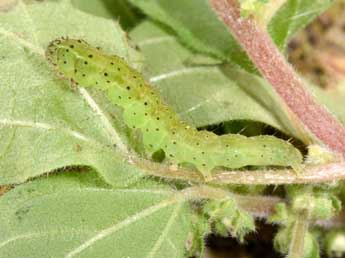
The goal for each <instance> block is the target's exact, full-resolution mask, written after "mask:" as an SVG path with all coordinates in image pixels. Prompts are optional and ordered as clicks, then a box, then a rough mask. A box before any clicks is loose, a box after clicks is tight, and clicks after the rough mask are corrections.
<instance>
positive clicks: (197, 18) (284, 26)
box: [129, 0, 332, 69]
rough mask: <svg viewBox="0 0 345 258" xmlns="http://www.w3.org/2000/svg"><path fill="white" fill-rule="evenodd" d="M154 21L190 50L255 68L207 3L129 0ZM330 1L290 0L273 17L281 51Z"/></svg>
mask: <svg viewBox="0 0 345 258" xmlns="http://www.w3.org/2000/svg"><path fill="white" fill-rule="evenodd" d="M129 1H130V2H131V3H132V4H134V5H135V6H137V7H139V8H140V9H141V10H142V11H143V12H144V13H145V14H147V15H148V16H149V17H151V18H153V19H154V20H157V21H159V22H160V23H162V24H164V25H166V26H168V27H169V28H171V29H172V30H173V31H174V32H175V33H176V34H177V35H178V36H179V38H180V39H181V40H182V41H183V42H184V43H185V44H186V45H187V46H188V47H190V48H192V49H194V50H196V51H199V52H202V53H206V54H210V55H212V56H215V57H217V58H219V59H221V60H226V61H232V62H235V63H237V64H240V65H241V66H243V67H246V68H249V69H252V67H251V65H250V62H249V61H248V58H246V55H245V54H244V53H243V52H242V51H241V50H240V47H239V46H238V44H237V43H236V41H235V40H234V38H233V37H232V36H231V34H230V33H229V32H228V30H227V28H226V27H225V25H224V24H223V23H222V22H221V21H220V20H219V19H218V17H217V16H216V15H215V13H214V12H213V10H212V9H211V7H210V5H209V1H208V0H189V1H185V0H175V1H169V0H144V1H143V0H129ZM330 3H332V1H331V0H327V1H322V0H320V1H312V0H310V1H309V0H308V1H304V0H288V1H287V2H286V4H285V5H284V6H283V7H282V8H281V11H278V12H277V13H276V15H272V16H273V19H272V22H271V23H270V25H269V31H270V32H271V36H272V38H273V39H274V40H275V42H276V44H277V45H278V46H280V47H281V48H282V49H283V48H284V47H285V44H286V41H287V39H288V38H289V37H291V36H292V35H293V33H294V32H296V31H297V30H298V29H299V28H301V27H303V26H305V25H306V24H307V23H308V22H310V21H311V20H312V19H313V18H314V17H315V16H316V15H318V14H320V13H321V12H322V11H323V10H325V9H326V8H327V7H329V5H330Z"/></svg>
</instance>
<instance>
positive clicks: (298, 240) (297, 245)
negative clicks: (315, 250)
mask: <svg viewBox="0 0 345 258" xmlns="http://www.w3.org/2000/svg"><path fill="white" fill-rule="evenodd" d="M308 217H309V216H308V212H307V211H306V212H305V213H304V212H302V213H300V214H298V215H297V218H296V221H295V224H294V226H293V230H292V236H291V245H290V248H289V254H288V258H303V257H304V239H305V236H306V234H307V232H308V227H309V220H308Z"/></svg>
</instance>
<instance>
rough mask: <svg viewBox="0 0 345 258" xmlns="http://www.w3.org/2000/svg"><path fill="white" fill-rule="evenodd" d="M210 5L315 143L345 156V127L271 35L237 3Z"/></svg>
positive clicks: (227, 0)
mask: <svg viewBox="0 0 345 258" xmlns="http://www.w3.org/2000/svg"><path fill="white" fill-rule="evenodd" d="M210 2H211V5H212V6H213V8H214V9H215V11H216V13H217V15H218V16H219V18H220V19H222V20H223V22H224V23H225V24H226V26H227V27H228V28H229V30H230V31H231V32H232V34H233V35H234V37H235V38H236V39H237V40H238V42H239V43H240V44H241V46H242V47H243V49H244V50H245V51H246V52H247V54H248V56H249V57H250V59H251V60H252V61H253V63H254V64H255V66H256V67H257V68H258V70H259V71H260V72H261V74H262V75H263V77H265V79H266V80H267V81H268V82H269V83H270V84H271V85H272V87H273V88H274V89H275V90H276V92H277V93H278V94H279V95H280V97H281V99H282V100H283V101H284V102H285V104H286V105H287V107H289V109H290V110H291V111H292V112H293V114H294V115H293V116H296V118H297V119H296V118H294V119H295V120H297V121H299V122H300V123H302V125H303V128H305V130H306V131H307V132H311V133H312V135H313V136H315V137H314V138H315V139H314V141H315V140H318V141H321V142H322V143H323V144H325V145H326V146H327V147H329V148H330V149H331V150H333V151H334V152H337V153H340V154H342V155H343V156H345V127H344V126H343V125H342V124H340V122H339V121H337V120H336V119H335V117H333V115H332V114H331V113H329V112H328V111H327V110H326V109H325V108H324V107H322V106H320V105H319V104H318V103H317V102H316V100H315V99H314V97H313V96H312V95H311V93H310V92H308V91H307V90H306V89H305V88H304V86H303V82H302V80H301V79H300V78H299V76H298V75H297V73H296V72H295V71H294V70H293V68H292V67H291V66H290V65H289V64H288V62H287V61H286V60H285V58H284V56H283V55H282V54H281V53H280V52H279V50H278V48H277V47H276V46H275V44H274V43H273V41H272V39H271V37H270V36H269V34H268V32H267V31H266V30H265V29H263V28H262V27H261V26H260V25H258V24H257V22H256V21H255V20H253V19H250V18H242V17H241V16H240V10H239V8H238V3H237V2H236V0H210ZM297 121H295V122H296V125H297V126H298V125H299V123H298V122H297ZM304 140H305V141H308V139H304ZM307 143H308V142H307Z"/></svg>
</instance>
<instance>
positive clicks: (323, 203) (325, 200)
mask: <svg viewBox="0 0 345 258" xmlns="http://www.w3.org/2000/svg"><path fill="white" fill-rule="evenodd" d="M291 207H292V210H293V211H294V212H297V213H299V212H304V211H308V212H309V214H310V219H329V218H331V217H333V216H334V215H335V214H336V213H337V212H338V211H339V210H340V208H341V202H340V200H339V199H338V198H337V197H335V196H334V195H331V194H327V193H316V194H308V193H304V194H300V195H297V196H295V198H294V199H293V201H292V205H291Z"/></svg>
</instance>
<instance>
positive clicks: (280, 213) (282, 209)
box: [269, 202, 289, 224]
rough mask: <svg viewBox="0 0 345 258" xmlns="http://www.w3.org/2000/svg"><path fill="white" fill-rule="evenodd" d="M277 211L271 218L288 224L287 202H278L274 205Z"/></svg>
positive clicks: (271, 220)
mask: <svg viewBox="0 0 345 258" xmlns="http://www.w3.org/2000/svg"><path fill="white" fill-rule="evenodd" d="M274 210H275V213H274V214H273V215H272V216H271V217H270V218H269V221H270V222H272V223H282V224H287V223H288V220H289V213H288V209H287V207H286V204H285V203H283V202H280V203H277V205H276V206H275V207H274Z"/></svg>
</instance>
